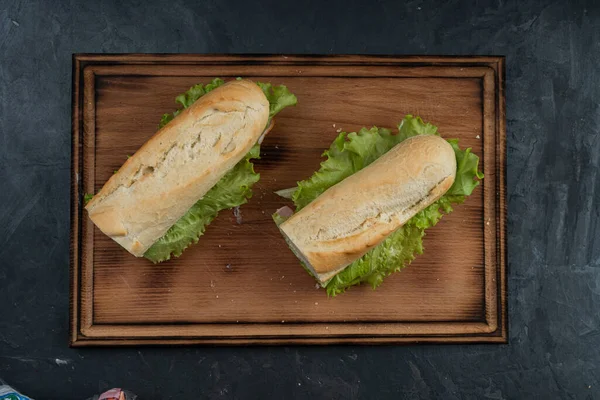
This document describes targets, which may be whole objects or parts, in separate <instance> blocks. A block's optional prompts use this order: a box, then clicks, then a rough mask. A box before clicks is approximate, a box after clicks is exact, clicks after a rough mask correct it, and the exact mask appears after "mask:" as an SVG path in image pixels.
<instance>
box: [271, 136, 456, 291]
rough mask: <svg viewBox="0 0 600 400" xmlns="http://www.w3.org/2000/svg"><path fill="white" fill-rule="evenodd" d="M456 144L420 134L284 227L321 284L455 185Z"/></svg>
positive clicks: (289, 240) (310, 206) (397, 146)
mask: <svg viewBox="0 0 600 400" xmlns="http://www.w3.org/2000/svg"><path fill="white" fill-rule="evenodd" d="M455 175H456V158H455V155H454V150H453V149H452V146H450V144H449V143H448V142H447V141H446V140H444V139H442V138H440V137H439V136H435V135H420V136H414V137H411V138H409V139H406V140H405V141H403V142H402V143H400V144H398V145H396V146H395V147H394V148H392V149H391V150H390V151H388V152H387V153H386V154H384V155H383V156H381V157H380V158H379V159H378V160H376V161H375V162H373V163H372V164H371V165H369V166H368V167H366V168H364V169H362V170H360V171H358V172H357V173H355V174H353V175H351V176H349V177H348V178H346V179H344V180H343V181H342V182H340V183H338V184H337V185H334V186H332V187H331V188H329V189H327V190H326V191H325V192H324V193H323V194H321V195H320V196H319V197H318V198H317V199H315V200H314V201H313V202H311V203H310V204H308V205H307V206H306V207H304V208H303V209H302V210H300V211H299V212H297V213H296V214H294V215H293V216H292V217H290V218H289V219H288V220H286V221H285V222H284V223H282V224H281V225H280V226H279V228H280V229H281V231H282V232H283V234H284V235H285V236H286V239H287V240H288V242H291V243H292V244H293V246H292V249H293V250H294V252H295V253H296V254H297V255H298V256H299V257H300V258H301V259H302V260H303V261H304V262H305V263H308V264H309V265H307V266H308V267H309V268H310V269H312V270H313V272H314V274H315V276H316V277H317V279H319V281H320V282H321V283H323V282H325V281H327V280H329V279H330V278H331V277H333V276H334V275H335V274H337V273H338V272H340V271H341V270H343V269H344V268H345V267H346V266H348V265H349V264H351V263H352V262H354V261H355V260H357V259H358V258H360V257H362V256H363V255H364V254H365V253H367V252H368V251H369V250H371V249H372V248H374V247H375V246H377V245H379V244H380V243H381V242H382V241H384V240H385V239H386V238H387V237H388V236H389V235H390V234H392V233H393V232H394V231H396V230H397V229H398V228H400V227H401V226H402V225H403V224H404V223H406V222H407V221H408V220H409V219H411V218H412V217H413V216H414V215H415V214H417V213H418V212H419V211H421V210H423V209H424V208H426V207H427V206H429V205H430V204H432V203H433V202H434V201H436V200H437V199H439V198H440V197H441V196H442V195H443V194H444V193H446V191H447V190H448V189H450V187H451V186H452V184H453V183H454V179H455Z"/></svg>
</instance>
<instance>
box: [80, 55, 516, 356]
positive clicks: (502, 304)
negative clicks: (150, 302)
mask: <svg viewBox="0 0 600 400" xmlns="http://www.w3.org/2000/svg"><path fill="white" fill-rule="evenodd" d="M282 60H284V61H282ZM157 61H159V62H161V63H165V64H169V65H178V63H187V64H202V62H206V63H211V62H212V63H215V65H221V64H227V63H226V62H225V61H229V62H234V63H237V64H239V65H245V64H244V63H248V62H253V61H260V62H265V63H269V64H272V63H294V62H296V63H298V62H306V63H307V65H313V64H315V63H316V62H318V61H321V62H326V63H328V64H335V65H340V64H344V63H354V64H360V65H369V63H371V64H373V63H374V64H378V65H385V64H388V63H389V64H390V65H401V64H403V63H404V64H411V65H419V64H421V63H423V64H428V65H430V66H431V65H464V66H466V65H467V64H473V66H479V67H482V66H485V67H486V68H490V69H491V70H492V71H493V80H494V84H495V85H496V92H497V93H496V96H495V131H496V136H495V140H496V141H497V143H496V146H495V151H496V157H497V158H498V160H497V163H496V170H497V173H496V181H497V182H496V185H495V187H496V188H497V198H496V201H497V204H496V207H495V212H496V218H495V225H496V227H495V228H496V229H495V231H496V246H497V252H496V254H497V257H498V263H497V268H496V279H495V283H496V285H495V287H496V289H497V294H496V296H495V297H496V300H497V308H496V311H497V313H496V316H497V317H498V318H497V320H495V321H491V322H492V323H491V324H488V329H487V330H488V331H489V332H490V333H487V334H477V335H469V334H467V335H461V336H456V335H453V336H448V335H446V336H444V335H438V336H423V335H413V336H411V335H405V336H398V335H391V336H385V335H379V336H370V337H364V336H353V337H352V338H348V337H344V336H334V335H331V336H327V337H318V338H315V337H308V336H304V337H293V338H286V337H284V336H282V337H279V338H272V337H267V336H266V337H258V336H256V337H254V338H244V337H239V336H238V337H237V339H236V338H235V337H222V338H209V337H185V338H172V337H157V338H153V339H146V338H140V337H118V336H114V337H113V338H112V339H110V340H103V339H101V338H92V337H90V336H87V335H85V334H84V333H83V332H85V331H86V330H87V329H89V328H90V327H91V326H92V321H91V320H88V321H87V323H84V324H83V325H82V321H81V303H80V301H81V299H80V297H79V293H80V285H81V280H80V274H81V271H80V268H79V267H80V266H79V257H80V249H81V247H80V246H81V241H80V239H81V238H80V237H79V235H80V229H81V227H80V225H79V222H80V221H81V215H82V213H81V204H80V198H81V197H80V190H81V188H80V179H81V175H80V171H81V165H82V162H83V160H84V157H83V155H82V143H81V141H80V130H81V123H82V118H81V115H82V112H83V110H82V109H81V104H80V99H81V95H82V94H81V79H82V75H83V74H82V72H83V70H84V68H82V67H85V65H87V64H88V63H96V64H94V65H97V64H99V65H102V64H105V63H117V64H118V63H134V64H137V63H139V64H141V65H145V64H146V63H148V64H151V63H155V62H157ZM438 63H439V64H438ZM485 75H487V73H486V74H485ZM504 82H505V58H504V57H503V56H458V57H456V56H447V55H446V56H418V55H414V56H392V55H390V56H388V55H368V56H362V55H361V56H359V55H333V56H332V55H269V54H255V55H237V54H232V55H196V54H74V55H73V83H72V84H73V86H72V110H73V120H72V170H71V238H70V241H71V258H70V278H71V279H70V343H71V345H72V346H89V345H106V344H110V345H128V344H229V345H236V344H333V343H340V344H343V343H362V344H375V343H388V344H389V343H398V344H400V343H415V342H432V343H454V342H469V343H471V342H494V343H506V342H507V340H508V315H507V305H506V293H507V292H506V286H507V283H506V281H507V274H506V173H505V163H506V142H505V141H506V136H505V124H506V122H505V97H504V93H505V83H504ZM86 325H87V326H86Z"/></svg>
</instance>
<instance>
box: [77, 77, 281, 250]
mask: <svg viewBox="0 0 600 400" xmlns="http://www.w3.org/2000/svg"><path fill="white" fill-rule="evenodd" d="M268 119H269V102H268V100H267V98H266V97H265V95H264V93H263V92H262V90H261V89H260V88H259V87H258V86H257V85H256V84H255V83H253V82H251V81H249V80H239V81H238V80H236V81H231V82H228V83H226V84H224V85H223V86H221V87H219V88H217V89H214V90H213V91H211V92H209V93H207V94H206V95H204V96H202V97H201V98H200V99H198V100H197V101H196V102H195V103H194V104H192V105H191V106H190V107H188V108H187V109H185V110H183V111H182V112H181V114H179V115H178V116H177V117H176V118H175V119H173V120H172V121H171V122H169V123H168V124H167V125H166V126H164V127H163V128H162V129H160V130H159V131H158V132H156V134H154V135H153V136H152V137H151V138H150V139H149V140H148V141H147V142H146V143H145V144H144V145H143V146H142V147H141V148H140V149H139V150H138V151H137V152H136V153H135V154H134V155H133V156H131V157H130V158H129V159H128V160H127V161H126V162H125V164H123V166H122V167H121V168H120V169H119V171H118V172H117V173H116V174H114V175H113V176H112V177H111V178H110V179H109V180H108V181H107V182H106V183H105V184H104V186H103V187H102V189H101V190H100V191H99V192H98V193H97V194H96V195H95V196H94V197H93V198H92V200H91V201H90V202H89V203H88V204H87V205H86V207H85V208H86V209H87V211H88V215H89V216H90V218H91V220H92V221H93V222H94V224H96V226H97V227H98V228H99V229H100V230H101V231H102V232H104V233H105V234H106V235H108V236H110V237H111V238H112V239H114V240H115V241H116V242H117V243H119V244H120V245H121V246H123V247H124V248H125V249H127V250H128V251H129V252H130V253H131V254H133V255H135V256H136V257H141V256H143V255H144V253H145V252H146V250H148V249H149V248H150V246H152V244H154V243H155V242H156V241H157V240H158V239H159V238H161V237H162V236H163V235H164V234H165V233H166V232H167V230H168V229H169V228H170V227H171V226H173V224H175V222H177V220H179V218H181V217H182V216H183V215H184V214H185V213H186V212H187V211H188V210H189V209H190V207H192V205H194V204H195V203H196V202H197V201H198V200H199V199H201V198H202V197H203V196H204V195H205V194H206V193H207V192H208V191H209V190H210V189H211V188H212V187H213V186H214V185H215V184H216V183H217V182H218V181H219V180H220V179H221V178H222V177H223V176H224V175H225V174H226V173H227V172H228V171H229V170H231V169H232V168H233V167H234V166H235V165H236V164H237V163H238V162H239V161H240V160H241V159H242V158H243V157H244V156H245V155H246V154H247V153H248V151H250V149H251V148H252V146H254V144H255V143H256V142H257V140H258V139H259V137H260V136H261V134H262V133H263V131H264V130H265V127H266V125H267V121H268Z"/></svg>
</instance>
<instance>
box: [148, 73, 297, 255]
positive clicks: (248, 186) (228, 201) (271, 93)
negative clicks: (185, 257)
mask: <svg viewBox="0 0 600 400" xmlns="http://www.w3.org/2000/svg"><path fill="white" fill-rule="evenodd" d="M224 83H225V82H224V81H223V80H222V79H220V78H216V79H213V80H212V82H210V83H209V84H207V85H202V84H198V85H195V86H192V87H191V88H190V89H189V90H188V91H187V92H185V93H183V94H181V95H179V96H177V98H176V100H175V101H176V102H177V103H179V104H181V106H183V108H184V109H185V108H187V107H189V106H191V105H192V104H193V103H194V102H195V101H196V100H198V99H199V98H200V97H202V96H204V95H205V94H206V93H208V92H210V91H211V90H214V89H216V88H217V87H219V86H221V85H223V84H224ZM257 84H258V86H259V87H260V88H261V89H262V90H263V92H265V95H266V96H267V99H268V100H269V104H270V107H269V111H270V112H269V119H270V118H273V117H274V116H275V114H277V113H278V112H280V111H281V110H283V109H284V108H285V107H287V106H292V105H295V104H296V102H297V100H296V96H294V95H293V94H292V93H291V92H290V91H289V90H288V89H287V87H285V86H283V85H280V86H272V85H271V84H270V83H260V82H257ZM180 112H181V110H177V111H175V112H173V113H170V114H164V115H163V116H162V119H161V121H160V124H159V128H162V127H163V126H165V125H166V124H168V123H169V122H170V121H172V120H173V119H174V118H175V117H176V116H177V115H179V113H180ZM267 126H268V125H267ZM259 157H260V145H259V144H255V145H254V146H253V147H252V149H251V150H250V151H249V152H248V154H246V156H245V157H244V158H243V159H242V160H241V161H240V162H238V163H237V164H236V165H235V167H233V169H231V171H229V172H227V174H225V176H223V178H221V180H219V182H217V184H216V185H215V186H213V188H212V189H211V190H209V191H208V193H206V195H204V197H203V198H202V199H200V200H198V202H197V203H196V204H194V205H193V206H192V207H191V208H190V209H189V210H188V211H187V213H186V214H185V215H183V216H182V217H181V218H180V219H179V220H178V221H177V222H176V223H175V224H174V225H173V226H172V227H171V228H170V229H169V230H168V231H167V233H165V235H164V236H163V237H161V238H160V239H159V240H158V241H157V242H156V243H154V244H153V245H152V247H150V248H149V249H148V250H147V251H146V253H145V254H144V257H146V258H147V259H148V260H150V261H152V262H154V263H158V262H162V261H166V260H169V259H170V258H171V257H179V256H180V255H181V254H182V252H183V251H184V250H185V249H186V248H187V247H188V246H190V245H191V244H192V243H197V242H198V240H199V238H200V236H202V235H203V234H204V231H205V230H206V227H207V226H208V224H210V223H211V221H212V220H214V219H215V218H216V217H217V214H218V213H219V211H221V210H225V209H228V208H233V207H237V206H240V205H242V204H244V203H246V202H247V201H248V199H249V198H250V197H252V185H254V184H255V183H256V182H258V180H259V179H260V174H257V173H256V172H254V164H252V162H251V161H250V160H251V159H253V158H259Z"/></svg>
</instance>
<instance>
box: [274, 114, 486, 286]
mask: <svg viewBox="0 0 600 400" xmlns="http://www.w3.org/2000/svg"><path fill="white" fill-rule="evenodd" d="M416 135H439V134H438V133H437V127H436V126H434V125H431V124H429V123H425V122H423V120H422V119H421V118H419V117H413V116H412V115H407V116H406V117H405V118H404V119H403V120H402V122H401V123H400V125H398V133H397V134H392V133H391V132H390V130H388V129H384V128H377V127H373V128H371V129H366V128H363V129H361V130H360V131H359V132H351V133H346V132H342V133H340V135H339V136H338V137H337V138H336V139H335V140H334V141H333V143H332V144H331V147H330V148H329V150H327V151H325V152H324V153H323V155H324V156H325V157H326V160H325V161H323V162H322V163H321V168H320V169H319V171H317V172H315V173H314V174H313V176H311V177H310V178H309V179H307V180H304V181H301V182H298V186H297V188H296V190H295V191H294V192H293V194H292V200H293V202H294V204H295V206H296V211H299V210H300V209H302V208H303V207H304V206H306V205H307V204H309V203H310V202H311V201H313V200H315V199H316V198H317V197H318V196H319V195H320V194H321V193H323V192H324V191H325V190H327V189H328V188H330V187H331V186H333V185H335V184H337V183H339V182H341V181H342V180H343V179H345V178H346V177H348V176H350V175H352V174H354V173H356V172H357V171H359V170H361V169H362V168H364V167H366V166H368V165H369V164H371V163H372V162H373V161H375V160H377V159H378V158H379V157H381V156H382V155H383V154H385V153H386V152H387V151H389V150H390V149H391V148H392V147H394V146H395V145H397V144H398V143H401V142H402V141H404V140H406V139H408V138H409V137H412V136H416ZM448 142H449V143H450V145H451V146H452V148H453V149H454V153H455V155H456V163H457V171H456V179H455V182H454V184H453V185H452V187H451V188H450V189H449V190H448V192H446V194H445V195H444V196H442V197H441V198H440V199H439V200H437V201H436V202H435V203H433V204H431V205H430V206H429V207H427V208H426V209H424V210H422V211H421V212H419V213H418V214H416V215H415V216H414V217H413V218H411V219H410V220H409V221H408V222H407V223H406V224H404V226H402V227H401V228H399V229H398V230H396V231H395V232H394V233H393V234H391V235H390V236H389V237H388V238H387V239H386V240H384V241H383V242H382V243H381V244H379V245H378V246H377V247H375V248H374V249H372V250H371V251H369V252H368V253H367V254H365V255H364V256H362V257H361V258H360V259H358V260H356V261H355V262H353V263H352V264H350V265H349V266H348V267H346V268H345V269H344V270H343V271H341V272H340V273H339V274H337V275H336V276H334V277H333V278H332V279H330V280H329V281H328V282H326V284H325V285H324V286H325V288H326V289H327V294H328V295H330V296H335V295H337V294H339V293H342V292H344V291H345V290H346V289H348V288H349V287H350V286H353V285H357V284H360V283H368V284H370V285H371V286H372V287H373V288H376V287H377V286H379V285H380V284H381V282H382V281H383V279H384V278H385V277H386V276H388V275H390V274H391V273H393V272H396V271H399V270H400V269H402V268H403V267H405V266H406V265H408V264H410V263H411V262H412V261H413V260H414V258H415V256H416V255H417V254H422V253H423V237H424V236H425V229H427V228H430V227H432V226H434V225H435V224H437V223H438V222H439V220H440V219H441V218H442V216H443V215H444V214H448V213H450V212H451V211H452V205H453V204H460V203H462V202H464V201H465V198H466V196H469V195H470V194H471V193H472V192H473V190H474V189H475V188H476V187H477V186H478V185H479V181H478V179H483V174H482V173H481V172H480V171H479V169H478V165H479V157H477V156H476V155H475V154H473V153H472V152H471V149H470V148H469V149H466V150H461V149H460V147H459V146H458V140H456V139H450V140H448ZM276 222H277V223H281V222H283V219H282V218H281V216H278V217H277V219H276Z"/></svg>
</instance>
